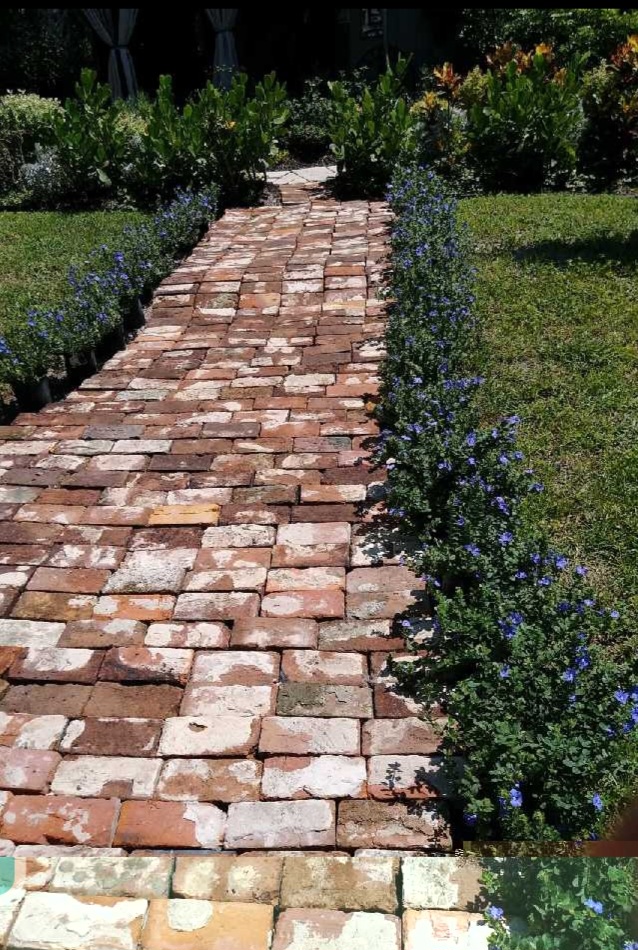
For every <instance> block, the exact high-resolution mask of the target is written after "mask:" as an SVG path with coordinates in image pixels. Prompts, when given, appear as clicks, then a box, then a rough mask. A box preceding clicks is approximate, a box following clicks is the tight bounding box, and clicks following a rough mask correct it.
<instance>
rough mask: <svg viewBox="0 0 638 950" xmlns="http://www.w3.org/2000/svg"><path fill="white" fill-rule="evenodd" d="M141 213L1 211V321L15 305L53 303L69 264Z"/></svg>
mask: <svg viewBox="0 0 638 950" xmlns="http://www.w3.org/2000/svg"><path fill="white" fill-rule="evenodd" d="M144 217H145V215H143V214H141V213H139V212H137V211H113V212H107V211H93V212H84V213H78V214H71V213H68V212H65V213H61V212H41V211H31V212H3V213H0V325H2V324H3V322H4V320H5V318H6V317H7V316H8V314H9V313H11V312H13V311H15V310H16V309H18V308H20V309H25V308H26V307H27V306H36V305H38V304H43V305H47V306H48V305H51V306H54V305H55V304H56V303H57V302H58V301H59V300H61V299H62V297H63V296H64V295H65V293H67V292H68V283H67V273H68V270H69V267H70V266H71V264H73V263H78V262H79V261H81V260H83V259H84V258H85V257H86V255H87V254H88V253H89V251H91V250H93V249H94V248H95V247H97V246H98V245H99V244H102V243H111V241H114V240H117V239H118V238H119V236H120V234H121V233H122V228H124V227H125V226H126V225H127V224H137V223H138V222H140V221H142V220H144Z"/></svg>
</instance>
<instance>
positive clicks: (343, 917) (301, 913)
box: [272, 908, 432, 950]
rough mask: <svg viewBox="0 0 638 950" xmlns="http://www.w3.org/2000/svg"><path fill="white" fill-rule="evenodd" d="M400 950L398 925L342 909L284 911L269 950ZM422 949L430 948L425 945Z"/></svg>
mask: <svg viewBox="0 0 638 950" xmlns="http://www.w3.org/2000/svg"><path fill="white" fill-rule="evenodd" d="M323 946H325V947H330V950H370V948H372V947H374V948H375V950H401V922H400V920H399V918H398V917H392V916H390V915H389V914H379V913H366V912H364V911H355V912H354V913H351V914H347V913H344V912H343V911H341V910H312V909H308V908H305V909H303V910H285V911H284V912H283V913H282V914H281V916H280V917H279V919H278V920H277V929H276V932H275V940H274V943H273V947H272V950H313V948H314V947H323ZM425 946H427V947H428V950H429V947H430V946H432V945H431V944H425Z"/></svg>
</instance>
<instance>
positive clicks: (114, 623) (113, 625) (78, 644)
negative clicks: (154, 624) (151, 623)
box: [58, 619, 146, 649]
mask: <svg viewBox="0 0 638 950" xmlns="http://www.w3.org/2000/svg"><path fill="white" fill-rule="evenodd" d="M145 633H146V626H145V625H144V624H143V623H141V622H140V621H139V620H121V619H116V620H72V621H71V622H70V623H68V624H67V625H66V627H65V628H64V633H63V634H62V636H61V637H60V641H59V644H58V645H59V646H60V647H66V648H74V649H82V648H87V649H103V648H105V647H111V646H134V645H135V644H141V643H143V642H144V635H145Z"/></svg>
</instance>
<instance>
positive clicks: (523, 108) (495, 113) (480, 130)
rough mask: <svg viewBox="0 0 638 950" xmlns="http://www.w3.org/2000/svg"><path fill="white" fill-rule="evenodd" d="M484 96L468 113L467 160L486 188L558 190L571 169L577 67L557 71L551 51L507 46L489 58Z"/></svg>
mask: <svg viewBox="0 0 638 950" xmlns="http://www.w3.org/2000/svg"><path fill="white" fill-rule="evenodd" d="M490 62H491V68H490V70H489V72H488V74H487V81H486V89H485V97H484V99H483V100H482V101H478V102H476V103H475V104H474V105H472V106H471V107H470V109H469V111H468V120H469V122H468V138H469V141H470V147H471V152H470V157H471V161H472V163H473V165H474V167H475V169H476V172H477V174H478V176H479V177H480V180H481V182H482V183H483V184H484V185H485V186H486V187H487V188H490V189H496V190H500V189H503V190H512V191H528V190H532V191H536V190H539V189H540V188H543V187H545V186H552V187H556V186H561V185H562V186H564V185H565V184H567V183H568V182H569V181H570V179H571V178H572V176H573V174H574V172H575V169H576V160H577V154H578V143H579V138H580V134H581V131H582V124H583V117H582V108H581V104H580V98H579V90H578V66H577V64H576V63H572V64H570V65H568V66H566V67H564V68H562V69H560V70H556V68H555V66H554V64H553V54H552V50H551V48H550V47H548V46H545V45H543V46H538V47H536V49H535V50H533V51H532V52H530V53H528V54H525V53H523V52H522V51H521V50H520V49H516V48H515V47H513V46H512V45H511V44H509V45H507V46H506V47H502V48H501V49H499V50H497V51H496V53H495V54H494V55H493V57H491V60H490Z"/></svg>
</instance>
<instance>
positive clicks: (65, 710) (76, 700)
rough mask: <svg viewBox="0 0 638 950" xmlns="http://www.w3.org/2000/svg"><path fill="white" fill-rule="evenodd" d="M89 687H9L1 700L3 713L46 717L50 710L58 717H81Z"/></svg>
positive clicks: (43, 685)
mask: <svg viewBox="0 0 638 950" xmlns="http://www.w3.org/2000/svg"><path fill="white" fill-rule="evenodd" d="M90 695H91V687H90V686H78V685H75V684H73V685H66V684H61V685H58V684H48V683H46V684H42V685H40V684H39V683H31V684H29V685H28V686H11V687H10V688H9V690H8V691H7V694H6V696H5V697H4V699H3V700H2V708H3V710H4V711H5V712H10V713H26V714H27V715H32V716H40V715H47V714H48V713H50V712H51V710H52V709H55V712H56V714H58V715H60V716H69V717H70V716H81V715H82V711H83V710H84V708H85V706H86V704H87V702H88V700H89V697H90Z"/></svg>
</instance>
